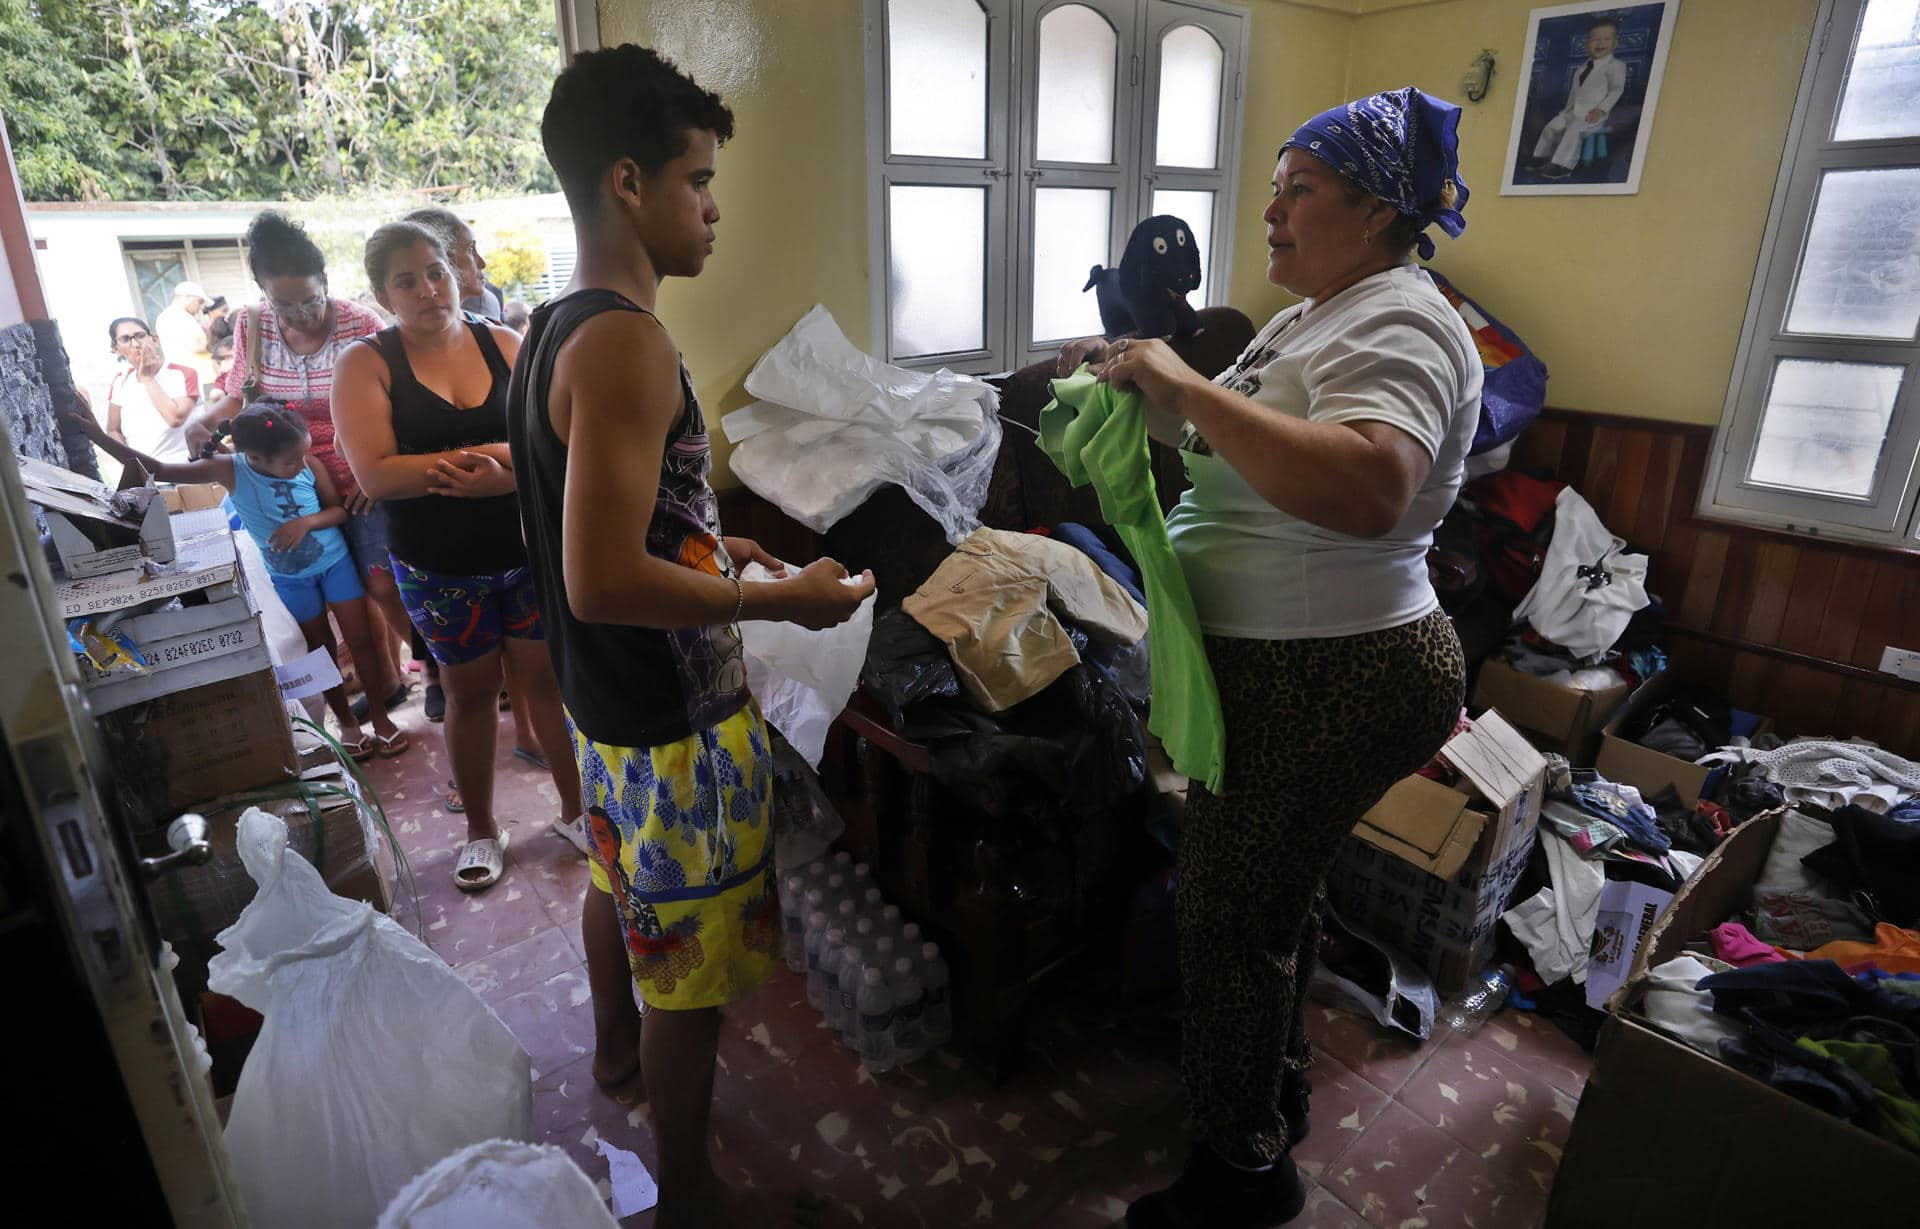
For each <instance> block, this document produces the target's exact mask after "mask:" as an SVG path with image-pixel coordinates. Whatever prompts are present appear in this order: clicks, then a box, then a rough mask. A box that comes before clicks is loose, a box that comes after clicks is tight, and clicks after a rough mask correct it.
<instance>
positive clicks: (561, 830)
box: [551, 812, 593, 858]
mask: <svg viewBox="0 0 1920 1229" xmlns="http://www.w3.org/2000/svg"><path fill="white" fill-rule="evenodd" d="M551 827H552V828H553V831H554V834H555V835H557V836H562V837H565V838H566V839H567V841H568V843H570V844H571V845H572V846H573V847H574V848H575V849H577V850H579V851H580V852H581V854H582V855H583V856H585V857H589V858H591V857H592V856H593V843H592V841H591V840H590V839H589V837H588V836H587V816H586V813H585V812H582V813H581V814H579V815H576V816H574V817H573V820H572V822H570V823H568V822H563V821H562V820H561V819H560V817H559V816H558V815H556V816H554V817H553V820H552V821H551Z"/></svg>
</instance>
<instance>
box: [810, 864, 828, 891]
mask: <svg viewBox="0 0 1920 1229" xmlns="http://www.w3.org/2000/svg"><path fill="white" fill-rule="evenodd" d="M826 882H827V864H826V863H825V862H819V861H815V862H809V863H807V886H808V887H810V888H818V887H823V886H825V884H826Z"/></svg>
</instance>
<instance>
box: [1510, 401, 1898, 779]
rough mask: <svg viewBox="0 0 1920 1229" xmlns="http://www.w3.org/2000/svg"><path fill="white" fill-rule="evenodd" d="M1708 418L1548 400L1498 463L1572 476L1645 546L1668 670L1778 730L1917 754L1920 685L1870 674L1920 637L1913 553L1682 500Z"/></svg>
mask: <svg viewBox="0 0 1920 1229" xmlns="http://www.w3.org/2000/svg"><path fill="white" fill-rule="evenodd" d="M1712 444H1713V431H1712V429H1711V428H1707V427H1698V426H1690V425H1686V424H1679V423H1662V422H1652V421H1644V420H1639V419H1630V418H1620V417H1614V416H1610V415H1595V414H1581V413H1575V412H1572V411H1562V410H1553V409H1549V410H1548V411H1546V413H1545V414H1543V415H1542V416H1541V418H1540V420H1539V421H1538V422H1536V423H1535V424H1534V425H1533V426H1532V427H1531V428H1529V429H1528V431H1527V432H1526V434H1525V435H1523V436H1521V438H1520V440H1519V441H1518V442H1517V443H1516V444H1515V447H1514V453H1513V460H1512V464H1513V465H1514V467H1516V468H1519V469H1525V470H1529V471H1532V472H1541V473H1546V474H1549V475H1551V476H1554V477H1557V478H1559V479H1561V480H1562V481H1565V482H1568V483H1570V484H1572V485H1573V487H1574V488H1575V489H1577V490H1578V491H1579V492H1580V493H1581V494H1582V495H1584V496H1585V497H1586V499H1587V501H1588V502H1589V503H1591V504H1592V505H1593V506H1594V510H1595V511H1597V512H1598V513H1599V514H1600V518H1601V519H1602V520H1603V521H1605V522H1606V524H1607V526H1608V528H1610V529H1612V530H1613V531H1614V532H1615V533H1616V534H1618V535H1620V536H1621V537H1623V538H1626V539H1627V540H1628V541H1629V542H1630V543H1632V544H1633V545H1634V546H1635V547H1636V548H1637V549H1641V550H1645V551H1647V552H1648V553H1649V554H1650V555H1651V556H1652V568H1651V575H1650V577H1649V584H1650V586H1651V588H1652V591H1653V592H1654V593H1655V594H1656V595H1657V596H1659V597H1660V598H1661V599H1662V601H1664V602H1665V604H1666V608H1667V627H1668V644H1667V651H1668V654H1669V656H1670V658H1671V659H1672V662H1673V667H1674V669H1675V670H1676V671H1677V672H1678V673H1679V674H1680V675H1681V676H1682V677H1685V678H1689V679H1692V680H1695V681H1698V682H1701V683H1704V684H1707V685H1709V686H1712V687H1715V688H1717V689H1719V690H1720V691H1722V692H1723V693H1724V694H1725V695H1726V696H1727V698H1728V699H1729V700H1730V701H1731V702H1732V703H1734V704H1735V705H1736V706H1738V707H1741V708H1746V709H1750V710H1752V711H1755V712H1760V713H1765V714H1766V715H1767V716H1769V717H1772V718H1773V721H1774V725H1775V727H1776V728H1777V729H1779V730H1780V731H1781V732H1782V733H1784V734H1787V735H1798V734H1832V735H1838V736H1855V735H1857V736H1859V737H1863V738H1870V739H1872V740H1873V741H1875V742H1877V743H1879V744H1881V745H1882V746H1885V747H1887V748H1889V749H1891V750H1894V751H1896V752H1898V753H1900V754H1902V755H1906V756H1908V757H1910V758H1920V684H1913V683H1908V682H1906V681H1905V680H1902V679H1897V678H1895V677H1893V676H1892V675H1886V674H1880V673H1878V667H1879V664H1880V653H1881V650H1882V649H1883V648H1884V647H1885V646H1887V645H1888V644H1898V645H1902V646H1903V647H1908V648H1920V555H1913V554H1901V553H1898V552H1893V551H1885V550H1876V549H1874V548H1871V547H1864V546H1856V545H1852V544H1842V543H1834V542H1823V541H1821V540H1819V539H1817V538H1810V537H1800V536H1795V535H1788V534H1780V533H1774V532H1770V531H1767V530H1762V529H1755V528H1748V527H1745V526H1740V525H1734V524H1730V523H1726V522H1717V521H1706V520H1702V519H1700V518H1699V517H1698V516H1697V515H1696V514H1695V512H1694V507H1695V505H1696V503H1697V502H1698V500H1699V493H1700V484H1701V481H1702V479H1703V477H1704V474H1705V470H1706V463H1707V458H1708V454H1709V449H1710V448H1711V447H1712Z"/></svg>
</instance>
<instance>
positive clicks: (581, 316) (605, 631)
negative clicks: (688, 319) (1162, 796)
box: [508, 289, 748, 747]
mask: <svg viewBox="0 0 1920 1229" xmlns="http://www.w3.org/2000/svg"><path fill="white" fill-rule="evenodd" d="M609 311H630V312H645V311H646V309H645V308H643V307H640V306H638V305H637V304H635V303H633V302H632V301H630V300H629V299H627V298H626V297H625V296H624V295H621V294H618V293H615V292H614V291H611V290H598V289H589V290H580V291H576V292H574V293H573V294H570V295H567V296H565V297H564V298H560V299H556V300H554V301H553V302H551V303H548V304H546V305H545V306H543V307H541V308H540V309H539V310H538V311H536V312H534V313H533V322H532V324H531V326H530V327H529V328H528V330H527V338H526V341H525V343H524V344H523V345H522V347H521V350H520V361H519V362H518V363H517V364H515V366H514V371H513V390H512V392H511V394H510V395H509V398H508V400H509V402H510V404H511V409H510V410H509V413H508V433H509V435H510V437H511V439H512V443H513V469H514V473H515V475H516V476H517V477H518V478H519V480H520V515H521V519H522V521H523V522H524V523H525V525H526V537H527V556H528V559H529V561H530V563H531V564H532V567H533V579H534V585H535V587H536V589H537V590H538V591H539V594H540V611H541V620H542V623H543V624H544V626H545V628H546V633H547V648H548V649H549V650H550V651H551V652H552V654H553V664H554V669H555V671H556V672H557V673H558V674H559V676H560V694H561V695H562V697H564V698H565V700H566V703H567V714H568V716H570V717H571V718H572V719H573V723H574V725H575V726H576V727H578V728H579V730H580V732H581V733H582V734H584V735H585V736H586V737H588V738H590V739H592V740H593V741H595V742H597V743H605V744H607V745H609V746H615V747H657V746H660V745H661V744H663V743H670V742H677V741H678V740H680V739H682V738H686V737H687V736H689V735H691V734H694V733H697V732H699V731H702V730H707V729H711V728H712V727H713V726H716V725H718V724H719V723H720V722H722V721H724V720H726V719H727V718H729V717H731V716H733V715H734V714H736V713H738V712H739V711H740V710H741V709H742V708H743V707H745V706H746V703H747V699H748V696H747V673H746V661H745V658H744V657H743V656H742V654H741V649H740V631H739V628H738V627H736V626H732V625H725V626H713V627H683V628H675V629H672V630H668V631H662V630H660V629H657V628H648V627H627V626H620V625H615V624H610V623H588V622H584V621H582V620H580V619H578V618H576V617H574V614H573V607H572V605H571V604H570V603H569V602H568V601H567V584H566V575H565V572H564V570H563V568H562V566H561V560H562V553H563V543H562V533H561V529H562V525H563V523H564V520H563V514H562V501H563V498H564V495H565V492H566V488H567V445H566V444H565V443H564V442H563V441H562V440H561V439H560V437H559V436H558V435H556V434H555V433H554V430H553V420H552V419H551V418H550V417H548V414H547V394H548V391H549V389H550V388H551V387H552V384H553V367H554V360H555V357H556V356H557V355H558V354H559V352H560V347H561V346H562V345H564V344H565V342H566V340H567V338H568V337H570V336H572V335H573V331H574V330H575V329H577V328H579V327H580V326H581V325H582V324H584V323H586V322H587V321H588V320H590V319H592V318H593V317H595V316H597V315H599V314H600V313H602V312H609ZM646 314H648V315H652V313H651V312H647V313H646ZM680 396H681V402H682V409H681V413H680V417H679V418H678V419H677V420H676V421H675V422H674V425H673V428H672V429H671V430H670V431H669V432H668V433H667V439H666V447H665V449H664V450H663V452H662V454H661V459H660V475H659V477H660V483H659V492H658V494H657V495H656V496H655V498H654V505H653V514H652V517H651V519H650V520H649V522H648V525H647V553H648V554H649V555H652V556H654V557H655V558H657V559H664V560H666V561H668V562H669V563H673V564H676V565H678V566H681V567H689V568H693V569H695V570H696V571H701V572H706V573H709V574H711V575H716V576H726V577H732V576H733V575H734V570H733V562H732V560H730V559H729V558H728V557H727V551H726V547H725V546H724V545H723V544H722V542H721V538H720V515H719V507H718V505H717V503H716V501H715V499H714V495H713V488H712V487H711V486H709V485H708V482H707V476H708V473H709V471H710V470H711V469H712V467H713V454H712V450H711V448H710V447H709V445H708V440H707V423H706V418H705V417H704V416H703V415H702V414H701V412H700V402H699V400H698V399H697V398H696V397H695V396H694V392H693V384H692V381H690V380H689V379H688V378H687V369H686V367H685V366H682V367H681V368H680Z"/></svg>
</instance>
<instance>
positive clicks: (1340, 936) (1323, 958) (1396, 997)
mask: <svg viewBox="0 0 1920 1229" xmlns="http://www.w3.org/2000/svg"><path fill="white" fill-rule="evenodd" d="M1323 914H1324V919H1323V922H1322V926H1321V931H1320V958H1319V959H1318V960H1317V961H1315V962H1314V966H1313V984H1314V986H1315V987H1316V990H1317V992H1318V993H1319V994H1320V995H1322V996H1324V997H1331V998H1333V999H1334V1000H1335V1001H1336V1002H1344V1003H1346V1004H1348V1005H1351V1006H1353V1007H1357V1008H1359V1009H1360V1010H1361V1011H1364V1012H1366V1013H1367V1014H1368V1015H1370V1016H1372V1017H1373V1018H1374V1020H1375V1021H1376V1022H1377V1023H1379V1024H1380V1025H1381V1027H1383V1028H1390V1029H1395V1030H1397V1031H1399V1032H1402V1033H1405V1034H1406V1035H1407V1036H1409V1037H1414V1038H1417V1039H1418V1040H1421V1041H1425V1040H1426V1039H1427V1038H1428V1037H1430V1036H1432V1035H1433V1021H1434V1017H1435V1016H1437V1015H1439V1013H1440V995H1439V992H1438V991H1436V990H1435V989H1434V988H1433V981H1432V979H1430V978H1429V977H1428V976H1427V975H1426V974H1425V973H1422V972H1421V971H1420V970H1419V969H1418V968H1416V967H1415V966H1414V963H1413V961H1412V960H1410V959H1408V958H1407V957H1406V956H1403V955H1402V954H1400V953H1399V952H1398V951H1396V950H1394V949H1393V948H1392V947H1390V946H1388V945H1387V944H1385V943H1383V942H1381V941H1380V940H1379V939H1376V938H1374V937H1373V936H1372V935H1370V934H1368V933H1367V932H1366V931H1364V930H1359V929H1357V928H1355V927H1353V926H1349V925H1347V923H1346V921H1345V920H1344V919H1342V918H1341V916H1340V915H1339V914H1338V913H1335V912H1334V911H1333V907H1332V906H1330V905H1329V906H1325V907H1324V908H1323Z"/></svg>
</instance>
